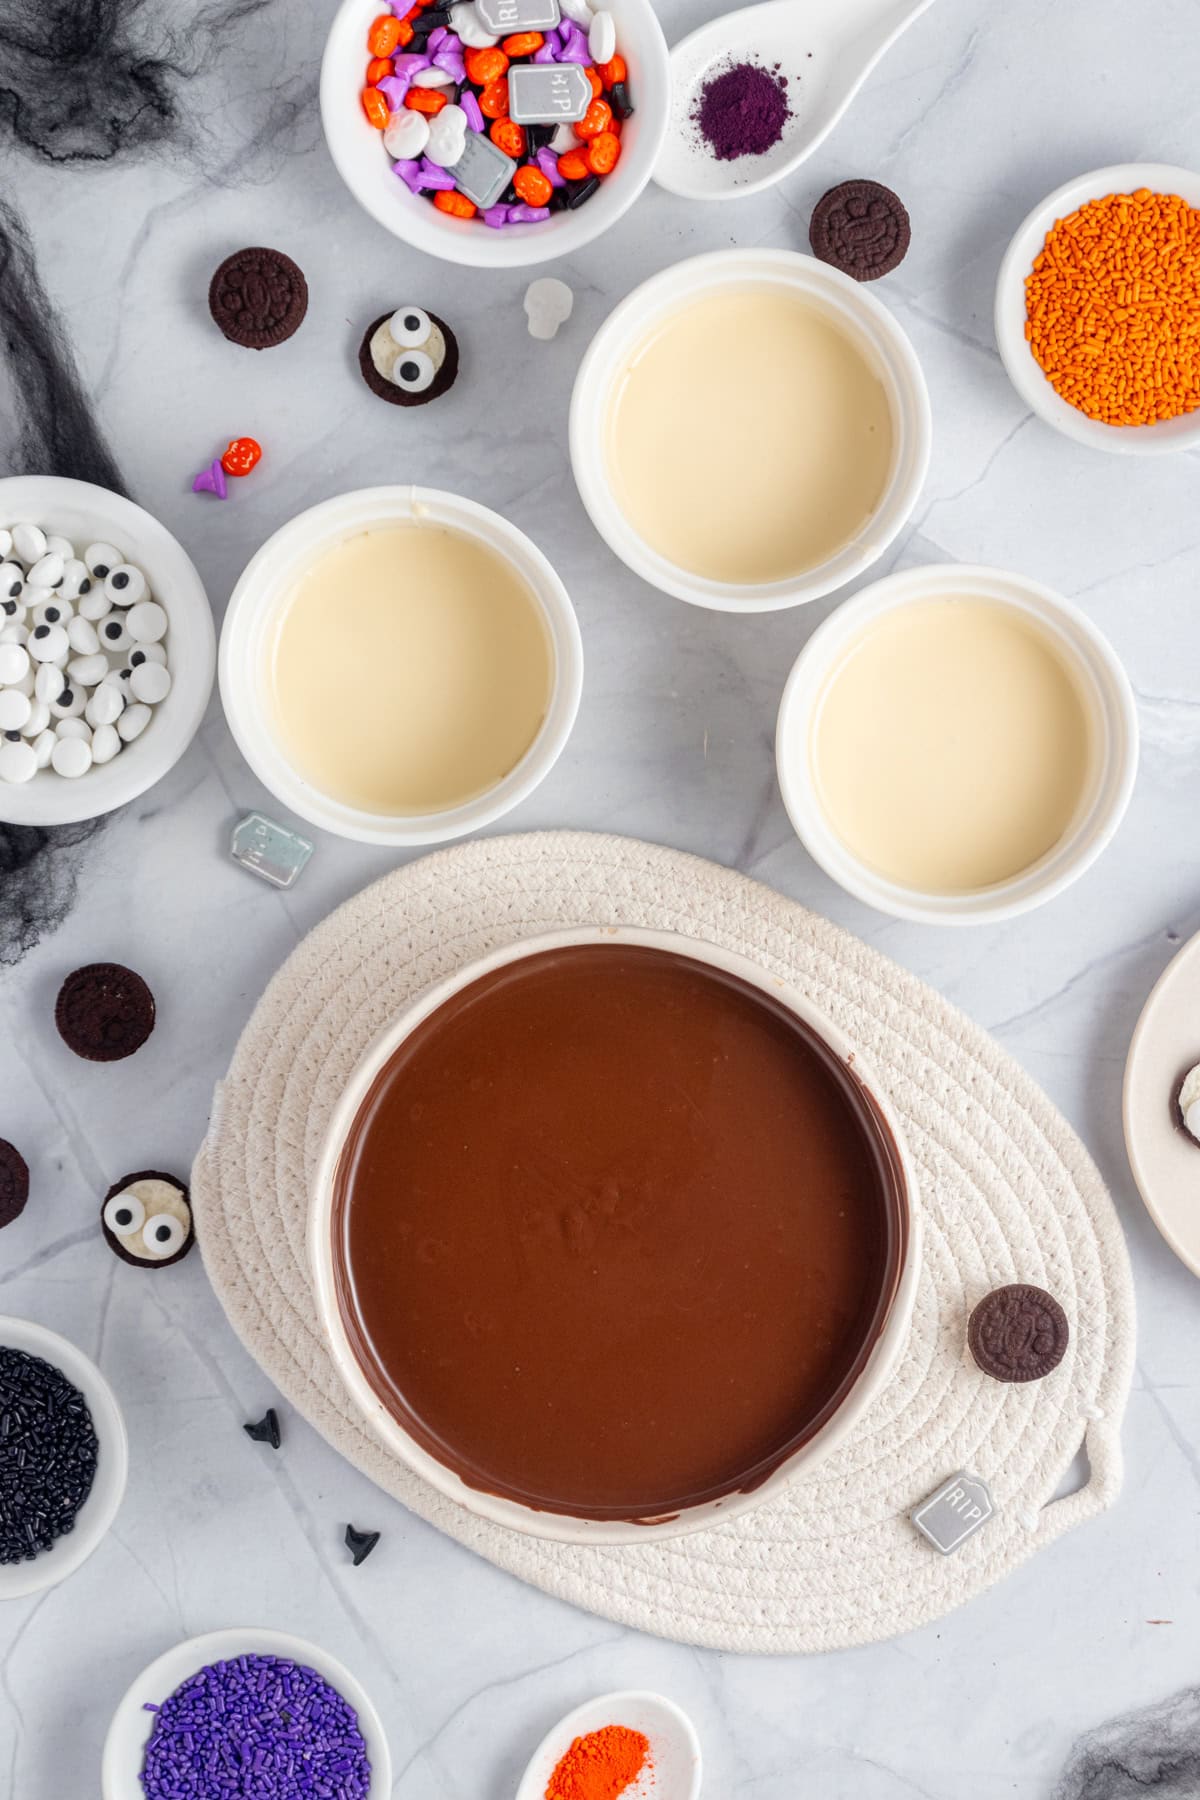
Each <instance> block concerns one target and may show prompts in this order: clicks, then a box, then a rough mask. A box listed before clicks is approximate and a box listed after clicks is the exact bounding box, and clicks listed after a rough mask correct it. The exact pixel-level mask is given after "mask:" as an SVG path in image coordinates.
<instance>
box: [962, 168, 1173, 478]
mask: <svg viewBox="0 0 1200 1800" xmlns="http://www.w3.org/2000/svg"><path fill="white" fill-rule="evenodd" d="M996 339H997V342H998V344H999V348H1000V355H1001V357H1002V359H1003V362H1004V366H1005V368H1006V370H1007V371H1008V375H1009V379H1010V380H1011V381H1012V384H1013V386H1014V387H1015V388H1016V390H1017V393H1018V394H1019V395H1020V397H1021V398H1022V399H1023V400H1024V401H1025V402H1026V404H1027V405H1028V406H1029V407H1031V408H1032V410H1033V411H1034V412H1036V413H1037V414H1038V415H1039V416H1040V417H1041V418H1043V419H1044V420H1046V422H1047V423H1048V424H1050V425H1053V426H1054V427H1055V428H1056V429H1057V430H1059V431H1061V432H1063V433H1065V434H1066V435H1067V436H1068V437H1072V438H1075V439H1076V440H1078V441H1080V442H1083V443H1086V444H1091V445H1093V446H1094V447H1095V448H1097V449H1101V450H1115V451H1119V452H1126V453H1131V454H1134V455H1145V454H1157V453H1160V452H1170V451H1176V450H1186V449H1190V448H1192V447H1194V446H1195V445H1197V444H1200V175H1198V174H1195V173H1193V172H1191V171H1190V170H1187V169H1178V168H1172V167H1170V166H1169V165H1166V164H1159V163H1123V164H1118V165H1117V166H1115V167H1113V168H1107V169H1098V170H1095V171H1094V172H1093V173H1092V174H1090V175H1083V176H1080V177H1079V178H1078V179H1077V180H1075V181H1071V182H1068V183H1067V184H1066V185H1065V186H1063V187H1061V188H1059V189H1057V191H1056V192H1055V193H1053V194H1051V195H1050V196H1049V197H1048V198H1047V199H1046V200H1044V201H1043V202H1042V204H1041V205H1040V206H1037V207H1035V208H1034V210H1033V211H1032V212H1031V213H1030V214H1029V217H1028V218H1027V219H1026V220H1025V222H1024V223H1023V224H1022V225H1021V227H1020V229H1019V230H1018V231H1017V233H1016V235H1015V236H1014V237H1013V240H1012V242H1011V244H1010V245H1009V247H1008V250H1007V252H1006V254H1005V257H1004V261H1003V263H1002V264H1001V268H1000V275H999V278H998V281H997V285H996Z"/></svg>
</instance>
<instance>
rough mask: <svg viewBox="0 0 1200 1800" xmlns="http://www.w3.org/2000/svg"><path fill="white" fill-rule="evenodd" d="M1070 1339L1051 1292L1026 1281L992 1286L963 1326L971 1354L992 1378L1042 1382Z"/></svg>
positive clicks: (1055, 1365)
mask: <svg viewBox="0 0 1200 1800" xmlns="http://www.w3.org/2000/svg"><path fill="white" fill-rule="evenodd" d="M1070 1337H1071V1328H1070V1326H1069V1325H1068V1324H1067V1315H1066V1313H1065V1312H1064V1311H1063V1309H1062V1307H1061V1306H1060V1305H1059V1303H1058V1301H1057V1300H1056V1299H1055V1298H1054V1296H1053V1294H1048V1293H1046V1291H1045V1289H1044V1288H1039V1287H1031V1286H1029V1284H1028V1283H1026V1282H1014V1283H1013V1284H1012V1285H1011V1286H1009V1287H1002V1288H994V1289H993V1290H992V1292H991V1293H990V1294H987V1295H985V1296H984V1298H983V1299H982V1300H981V1301H980V1302H979V1305H978V1306H977V1307H976V1308H975V1310H974V1312H973V1313H972V1314H971V1318H970V1322H969V1324H968V1325H967V1342H968V1344H969V1345H970V1348H971V1355H972V1356H973V1357H974V1358H975V1361H976V1362H977V1363H978V1364H979V1367H980V1368H981V1369H982V1370H983V1372H984V1374H985V1375H991V1376H992V1377H993V1378H994V1379H995V1380H996V1381H1041V1380H1042V1378H1043V1376H1046V1375H1049V1374H1050V1373H1051V1372H1052V1371H1053V1370H1054V1369H1057V1367H1058V1365H1059V1363H1060V1362H1061V1361H1062V1359H1063V1357H1064V1356H1065V1355H1066V1353H1067V1344H1068V1343H1069V1341H1070Z"/></svg>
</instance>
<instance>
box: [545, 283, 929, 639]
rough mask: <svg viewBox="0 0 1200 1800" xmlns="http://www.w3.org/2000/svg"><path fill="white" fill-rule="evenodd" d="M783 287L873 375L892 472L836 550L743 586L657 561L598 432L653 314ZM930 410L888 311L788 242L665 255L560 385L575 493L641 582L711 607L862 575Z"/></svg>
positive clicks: (903, 497) (755, 606) (829, 586)
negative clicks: (728, 294)
mask: <svg viewBox="0 0 1200 1800" xmlns="http://www.w3.org/2000/svg"><path fill="white" fill-rule="evenodd" d="M760 284H765V285H770V286H784V287H786V288H789V289H791V290H792V291H793V292H795V293H798V294H800V295H801V296H803V297H804V298H805V299H808V300H810V301H811V302H812V303H813V304H815V305H817V306H818V307H819V308H820V309H821V310H822V311H823V312H825V313H826V314H827V315H829V316H830V317H832V318H833V319H834V320H835V322H836V323H838V324H839V325H840V326H841V328H842V329H843V330H844V331H846V332H847V334H848V335H849V336H850V338H851V339H852V341H853V342H854V343H855V344H856V345H857V346H858V347H859V349H860V350H861V351H863V352H864V353H865V354H866V355H867V357H868V358H869V360H870V363H871V366H872V368H873V369H874V370H875V372H876V373H877V375H878V376H879V378H880V379H881V380H882V381H883V384H884V387H885V389H886V391H887V395H888V402H889V405H890V407H891V413H892V426H893V431H894V435H895V443H894V446H893V462H892V472H891V475H890V478H889V481H888V485H887V487H886V489H885V491H884V494H883V497H882V498H881V500H880V503H879V505H878V507H877V508H876V510H875V512H874V514H873V515H872V517H871V518H870V519H869V520H868V521H867V523H866V524H865V525H864V526H863V528H862V530H861V531H860V532H859V533H858V534H857V535H856V537H855V538H853V539H852V540H851V542H850V543H848V544H846V545H844V546H843V547H842V549H841V550H839V551H838V552H837V553H836V555H834V556H832V557H830V558H828V559H827V560H826V561H825V562H823V563H819V564H817V565H816V566H815V567H814V568H812V569H808V570H805V571H803V572H802V573H800V574H799V575H796V576H788V577H787V578H786V579H784V580H782V581H773V582H764V583H761V584H758V585H754V586H748V587H742V586H738V585H736V584H734V583H729V582H722V581H712V580H708V579H706V578H705V577H704V576H702V575H695V574H692V573H691V572H690V571H688V570H686V569H681V568H680V567H678V565H677V564H675V563H672V562H670V561H668V559H667V558H666V557H664V556H662V555H661V554H660V553H659V552H658V551H656V550H655V549H653V548H652V547H651V546H650V545H649V544H647V543H646V541H645V540H644V539H643V538H642V537H640V536H639V535H638V534H637V533H636V532H635V531H634V529H633V527H632V526H631V525H630V524H629V522H628V521H627V520H626V518H625V515H624V513H623V512H622V510H621V507H620V504H619V502H618V500H617V496H616V493H615V491H614V488H613V485H612V482H611V480H610V478H609V474H608V469H607V455H606V449H605V440H606V434H607V420H608V414H609V408H610V404H611V396H612V391H613V385H614V382H615V380H616V377H617V374H618V371H619V369H620V368H621V366H622V364H623V363H624V361H625V359H626V357H628V356H629V355H630V353H631V352H632V351H633V350H634V349H635V348H636V347H637V345H638V344H640V343H641V342H642V341H643V340H644V339H645V337H646V335H647V334H648V333H649V332H650V331H651V330H652V329H653V328H654V327H655V326H656V325H657V324H658V323H659V322H660V321H661V320H663V319H664V318H666V317H667V316H669V315H670V314H671V313H673V312H676V311H678V310H680V308H681V307H682V306H686V305H687V304H688V303H690V302H692V301H694V300H697V299H699V298H701V297H702V296H706V295H708V294H711V293H713V292H715V291H717V290H719V289H721V288H739V287H755V286H758V285H760ZM932 437H933V420H932V413H931V410H930V405H929V394H928V390H927V388H926V385H925V377H924V374H923V372H922V370H921V365H920V363H919V361H918V360H917V354H916V351H915V350H914V349H913V347H912V344H911V343H910V342H909V339H908V337H907V335H906V334H905V332H904V331H903V329H902V328H901V326H900V325H899V324H898V323H897V321H896V320H895V319H894V318H893V316H892V314H891V313H890V312H889V311H888V309H887V308H886V307H885V306H884V305H883V303H882V301H880V300H878V299H876V297H875V295H874V294H870V293H867V292H866V291H864V289H863V288H862V286H861V285H860V284H859V283H858V282H856V281H852V280H851V279H850V277H849V276H848V275H843V274H842V273H841V271H840V270H838V269H833V268H830V267H829V265H828V264H827V263H822V262H818V260H817V259H816V257H813V256H802V255H801V254H800V253H799V252H797V251H793V250H771V249H740V250H715V251H711V252H709V253H707V254H705V255H702V256H694V257H690V258H688V259H687V260H685V261H684V262H679V263H674V264H672V266H671V267H670V268H668V269H664V270H663V271H662V272H661V273H660V274H658V275H653V276H651V277H650V279H649V280H648V281H645V282H643V283H642V284H641V286H640V287H637V288H635V289H634V290H633V292H632V293H631V294H629V295H627V296H626V298H625V299H624V300H622V301H621V302H620V304H619V305H618V306H617V307H616V308H615V309H614V310H613V311H612V312H611V313H610V314H609V316H608V318H607V319H606V320H605V322H604V323H603V324H602V325H601V327H600V329H599V330H598V331H597V333H596V335H595V337H594V338H593V339H592V342H591V344H590V346H589V347H588V350H587V352H586V353H585V355H584V358H583V361H582V363H581V364H580V366H579V372H578V374H577V376H576V378H575V387H574V391H573V393H572V396H571V415H570V430H569V438H570V453H571V468H572V470H573V472H574V475H575V482H576V486H577V487H578V489H579V494H580V498H581V499H582V501H583V504H584V506H585V507H586V509H587V511H588V514H589V516H590V518H591V521H592V523H593V525H594V526H595V527H596V530H597V531H598V532H599V533H600V536H601V537H602V538H603V539H604V541H605V542H606V543H607V545H608V546H609V548H610V550H612V551H613V552H614V553H615V554H616V555H617V556H619V557H620V559H621V561H622V562H624V563H625V564H626V565H627V567H629V568H630V569H632V570H633V572H634V574H635V575H640V576H641V578H642V580H643V581H648V582H649V583H650V584H651V586H652V587H656V588H659V589H661V591H662V592H663V593H666V594H672V595H674V596H675V598H676V599H679V600H686V601H688V602H689V603H690V604H691V605H693V606H703V607H708V608H710V609H711V610H714V611H717V612H733V613H752V612H777V611H780V610H782V609H784V608H786V607H791V606H800V605H803V604H805V603H806V602H808V601H810V600H817V599H820V598H821V597H822V596H823V595H825V594H830V593H832V592H833V591H834V590H835V589H836V588H840V587H844V586H845V584H846V583H847V582H849V581H853V580H854V579H855V578H856V577H857V576H859V575H862V574H863V573H864V572H865V571H866V570H867V569H869V568H870V567H871V566H872V564H874V563H875V562H877V561H878V559H879V558H880V556H882V555H883V552H884V551H885V550H886V549H887V547H888V545H889V544H890V543H892V542H893V540H894V539H895V538H896V536H897V535H898V534H899V532H900V531H901V530H902V528H903V527H904V525H905V524H906V522H907V521H908V519H909V517H910V516H911V514H912V511H913V508H914V506H915V505H916V503H917V498H918V495H919V494H920V492H921V488H922V486H923V485H924V481H925V475H926V471H927V469H928V467H929V456H930V450H931V447H932Z"/></svg>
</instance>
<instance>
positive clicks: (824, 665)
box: [775, 563, 1138, 925]
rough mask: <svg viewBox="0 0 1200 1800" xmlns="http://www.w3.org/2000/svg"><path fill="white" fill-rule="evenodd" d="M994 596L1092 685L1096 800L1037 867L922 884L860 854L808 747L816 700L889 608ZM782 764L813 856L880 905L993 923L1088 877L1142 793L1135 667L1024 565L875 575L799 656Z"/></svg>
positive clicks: (784, 789)
mask: <svg viewBox="0 0 1200 1800" xmlns="http://www.w3.org/2000/svg"><path fill="white" fill-rule="evenodd" d="M963 594H969V595H971V596H972V597H974V596H978V597H980V598H984V599H989V600H995V601H998V602H1000V603H1001V604H1004V605H1010V606H1014V607H1016V608H1017V609H1018V610H1019V611H1022V612H1025V613H1027V614H1028V615H1029V616H1031V617H1033V618H1035V619H1036V620H1037V621H1038V622H1039V624H1040V625H1041V626H1042V628H1043V629H1046V630H1048V631H1049V632H1050V634H1051V636H1052V638H1053V639H1054V641H1055V643H1056V644H1058V645H1059V647H1060V648H1061V649H1062V651H1063V652H1064V654H1065V655H1067V656H1068V657H1069V659H1070V662H1071V664H1072V666H1073V667H1074V668H1075V669H1076V670H1077V672H1078V674H1079V676H1080V678H1081V679H1082V681H1083V682H1084V684H1085V686H1086V690H1087V692H1088V694H1089V698H1090V700H1091V704H1092V710H1093V717H1094V719H1095V722H1096V725H1097V728H1098V730H1099V734H1100V737H1101V755H1100V768H1099V770H1098V774H1097V776H1096V778H1095V782H1094V788H1093V793H1092V797H1091V800H1090V804H1089V806H1088V807H1087V809H1086V811H1085V812H1084V814H1083V815H1082V816H1081V817H1080V818H1078V819H1077V820H1076V822H1075V824H1074V825H1073V827H1072V829H1071V831H1070V833H1069V834H1068V836H1067V838H1066V839H1065V840H1064V841H1063V842H1062V843H1060V844H1059V845H1057V846H1056V847H1055V848H1054V849H1053V850H1052V851H1050V852H1049V854H1048V855H1047V856H1046V857H1043V858H1042V860H1041V861H1040V862H1038V863H1036V864H1035V865H1034V866H1033V868H1031V869H1026V870H1024V871H1023V872H1022V873H1021V874H1020V875H1018V876H1017V877H1015V878H1014V879H1013V880H1011V881H1007V882H1001V883H999V884H997V885H996V886H995V887H990V888H984V889H981V890H980V891H979V892H978V893H973V894H922V893H919V892H916V891H914V890H913V889H910V888H904V887H900V886H899V885H897V884H896V883H894V882H890V881H888V880H887V879H886V877H884V876H882V875H879V874H877V873H876V871H875V870H873V869H871V868H869V867H868V866H867V865H866V864H865V863H862V862H860V861H859V859H858V858H857V857H856V856H855V855H853V853H852V852H851V851H850V850H849V849H848V848H847V847H846V845H845V844H844V843H843V842H842V840H841V838H840V837H839V836H838V835H837V833H836V832H835V830H834V829H833V826H832V825H831V823H830V822H829V820H828V819H827V817H826V815H825V812H824V809H823V808H822V806H821V804H820V801H819V800H818V798H817V795H816V792H815V789H814V786H813V781H812V774H811V763H810V756H809V743H810V737H809V733H810V728H811V721H812V717H813V709H814V707H815V706H816V705H817V704H818V702H819V699H820V696H821V694H822V692H823V691H824V686H825V683H826V681H827V679H828V677H829V675H830V673H831V672H832V670H833V668H834V666H835V664H836V663H837V661H838V660H839V658H840V657H841V655H842V653H843V652H844V651H845V649H846V648H847V646H848V645H849V644H850V642H851V641H852V640H853V639H854V638H855V637H856V636H857V635H858V633H859V632H860V631H861V630H862V629H863V628H864V626H866V625H867V624H868V623H869V622H870V621H871V620H873V619H876V618H878V617H879V616H880V615H881V614H882V613H885V612H890V611H892V610H893V609H895V608H897V607H901V606H907V605H911V604H914V603H917V602H920V601H921V600H925V599H931V598H937V597H938V596H939V595H945V596H947V597H950V596H954V597H958V596H961V595H963ZM775 765H776V771H777V774H778V778H779V788H780V793H781V794H782V796H783V803H784V806H785V808H786V809H787V813H788V817H789V818H790V819H791V821H792V826H793V828H794V830H795V832H796V834H797V836H798V837H799V838H800V840H801V842H802V843H803V845H804V847H805V849H806V850H807V851H808V853H809V855H810V856H811V857H812V858H813V860H814V862H816V863H818V864H819V865H820V867H821V868H822V869H824V871H825V873H826V874H827V875H828V876H830V877H831V879H832V880H834V881H836V882H837V883H838V885H839V886H840V887H843V888H845V890H846V891H847V893H850V894H853V895H854V896H855V898H856V899H858V900H862V901H864V902H865V903H866V905H868V906H873V907H876V908H877V909H878V910H879V911H880V912H885V913H890V914H892V916H893V917H895V918H898V919H909V920H913V921H915V922H917V923H919V924H926V925H983V924H995V923H997V922H999V921H1001V920H1004V919H1014V918H1017V917H1018V916H1019V915H1020V914H1021V913H1025V912H1029V911H1031V910H1032V909H1033V908H1034V907H1036V906H1042V905H1044V904H1045V903H1046V902H1047V901H1048V900H1052V899H1053V898H1054V897H1055V895H1057V894H1060V893H1062V892H1063V890H1064V889H1065V888H1067V887H1069V886H1070V885H1071V883H1072V882H1074V881H1077V880H1078V879H1079V877H1080V876H1081V875H1083V874H1084V872H1085V871H1086V870H1087V869H1089V868H1090V867H1091V865H1092V864H1093V863H1094V862H1095V860H1096V858H1097V857H1098V856H1099V855H1100V854H1101V852H1102V851H1103V850H1104V849H1105V848H1106V847H1107V845H1108V844H1109V843H1110V842H1111V840H1112V838H1113V836H1114V835H1115V833H1116V831H1117V828H1118V826H1119V825H1120V823H1121V820H1122V819H1123V817H1124V815H1125V811H1126V809H1127V807H1128V805H1129V801H1130V798H1131V796H1132V794H1133V788H1134V782H1135V781H1136V778H1137V767H1138V719H1137V706H1136V702H1135V700H1134V696H1133V689H1132V687H1131V685H1130V681H1129V677H1128V675H1127V674H1126V673H1125V670H1124V668H1123V667H1122V665H1121V663H1120V662H1119V660H1118V658H1117V655H1116V652H1115V651H1114V650H1113V648H1112V646H1111V645H1110V644H1109V642H1108V639H1107V638H1106V637H1104V636H1103V634H1102V633H1101V632H1100V631H1099V630H1098V629H1097V627H1096V626H1095V625H1094V624H1093V623H1092V621H1091V620H1090V619H1089V618H1088V617H1087V615H1086V614H1085V613H1084V612H1082V611H1081V610H1080V608H1079V607H1077V606H1075V605H1073V604H1072V603H1071V602H1070V601H1069V600H1065V599H1063V597H1062V596H1061V595H1060V594H1056V593H1054V592H1053V590H1052V589H1050V588H1047V587H1043V586H1041V584H1040V583H1038V582H1034V581H1029V580H1027V579H1026V578H1025V577H1024V576H1022V575H1014V574H1010V573H1008V572H1007V571H1005V570H1002V569H990V568H983V567H979V566H976V565H974V564H965V563H963V564H959V563H935V564H931V565H928V566H925V567H922V568H913V569H905V570H903V571H901V572H900V573H898V574H895V575H889V576H886V577H885V578H884V579H883V580H882V581H877V582H873V583H872V584H871V585H870V586H869V587H867V588H864V589H863V590H862V592H861V593H858V594H856V595H855V596H854V597H853V599H850V600H846V601H843V603H842V605H841V606H839V607H838V608H837V610H836V611H835V612H833V613H831V614H830V616H829V618H828V619H826V620H825V622H824V623H823V624H822V625H820V626H818V628H817V630H816V631H815V632H814V633H813V635H812V637H811V638H810V639H809V640H808V643H807V644H806V645H805V647H804V649H803V650H802V651H801V652H800V655H799V656H798V657H797V658H796V661H795V663H794V664H793V666H792V671H791V674H790V675H789V676H788V679H787V683H786V685H785V687H784V690H783V697H782V699H781V700H780V703H779V717H778V722H777V726H776V734H775Z"/></svg>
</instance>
